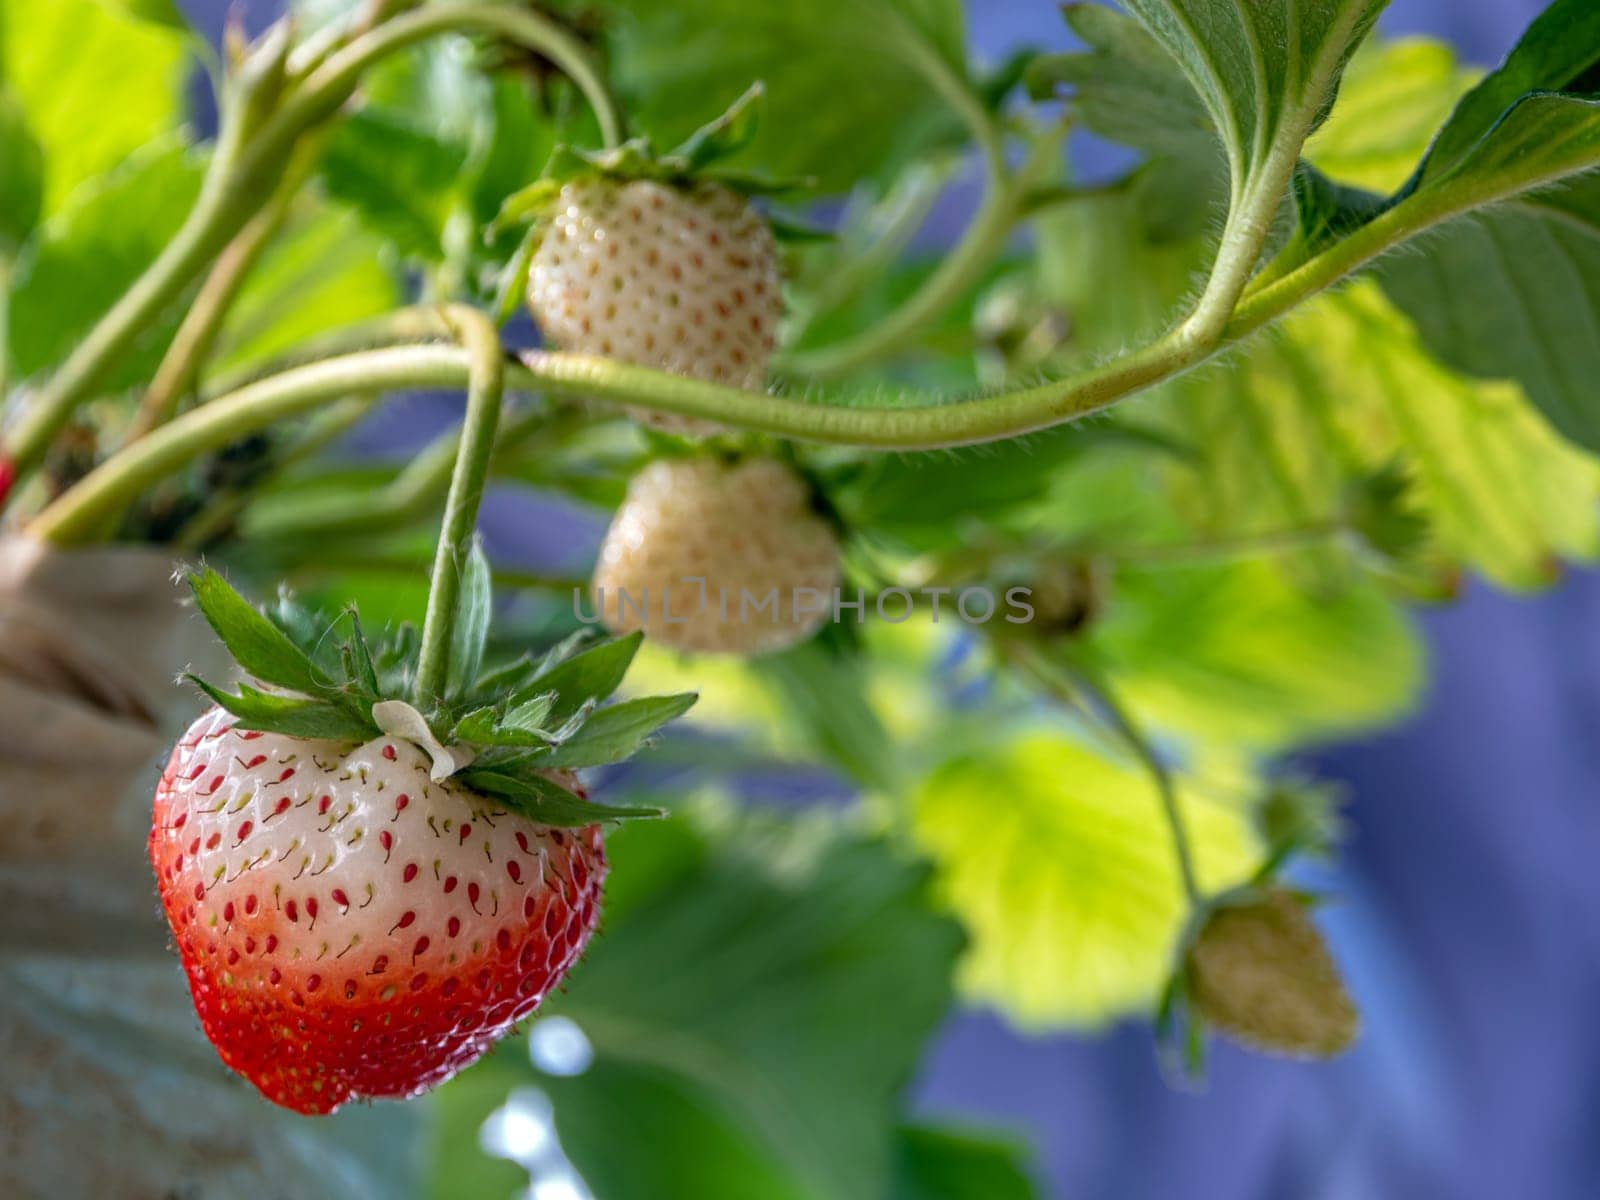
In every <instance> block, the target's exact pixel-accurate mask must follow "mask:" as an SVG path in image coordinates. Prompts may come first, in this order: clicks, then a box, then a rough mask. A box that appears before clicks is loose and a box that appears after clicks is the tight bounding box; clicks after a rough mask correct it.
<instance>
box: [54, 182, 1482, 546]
mask: <svg viewBox="0 0 1600 1200" xmlns="http://www.w3.org/2000/svg"><path fill="white" fill-rule="evenodd" d="M1504 198H1506V197H1505V195H1501V194H1495V195H1484V196H1469V195H1461V196H1456V197H1455V198H1454V199H1453V200H1451V201H1450V202H1449V203H1446V202H1444V201H1442V200H1440V198H1439V197H1437V196H1431V195H1428V194H1427V193H1420V194H1418V195H1417V196H1414V197H1412V198H1411V199H1409V200H1406V201H1404V202H1402V203H1401V204H1398V205H1396V206H1395V207H1394V208H1392V209H1390V210H1389V211H1388V212H1386V213H1384V214H1383V215H1382V216H1380V217H1378V218H1377V219H1376V220H1374V221H1372V222H1371V223H1370V224H1368V225H1365V226H1363V227H1362V228H1361V229H1359V230H1357V231H1356V232H1355V233H1353V234H1351V235H1350V236H1349V237H1347V238H1345V239H1344V240H1342V241H1340V242H1338V243H1336V244H1335V245H1334V246H1332V247H1330V248H1329V249H1328V250H1327V251H1325V252H1324V253H1323V254H1321V255H1319V256H1317V257H1316V258H1314V259H1312V260H1311V261H1309V262H1307V263H1306V264H1304V265H1303V266H1301V267H1299V268H1298V269H1296V270H1294V271H1291V272H1290V273H1288V274H1287V275H1285V276H1284V277H1283V278H1282V279H1280V280H1279V281H1278V282H1276V283H1274V284H1272V285H1270V286H1269V287H1267V288H1264V289H1263V290H1262V291H1260V292H1257V293H1253V294H1251V295H1250V296H1247V297H1246V298H1245V299H1244V300H1243V301H1242V302H1241V304H1240V305H1239V307H1238V309H1237V311H1235V313H1234V314H1233V318H1232V320H1231V321H1230V322H1229V323H1228V325H1227V327H1226V329H1225V330H1224V332H1223V336H1222V337H1221V338H1219V339H1218V340H1217V341H1215V342H1214V343H1211V344H1209V345H1196V344H1193V343H1191V342H1188V341H1186V340H1184V339H1181V338H1178V337H1176V336H1172V335H1169V336H1167V337H1165V338H1163V339H1161V340H1160V341H1158V342H1155V343H1153V344H1151V345H1149V346H1146V347H1144V348H1142V349H1140V350H1136V351H1134V352H1132V353H1130V354H1127V355H1124V356H1123V357H1121V358H1118V359H1115V360H1113V361H1111V362H1109V363H1106V364H1103V365H1101V366H1097V367H1093V368H1091V369H1089V370H1086V371H1080V372H1077V373H1075V374H1072V375H1069V376H1067V377H1065V378H1063V379H1059V380H1054V381H1051V382H1049V383H1044V384H1040V385H1038V386H1036V387H1030V388H1024V389H1020V390H1017V391H1012V392H1006V393H1003V394H1001V395H997V396H987V397H981V398H978V399H971V400H960V401H953V402H947V403H941V402H939V401H938V400H936V399H930V398H927V397H919V396H916V395H914V394H907V395H901V396H899V397H896V398H894V399H893V400H892V401H890V402H888V403H886V404H882V405H879V406H875V407H872V408H850V407H844V406H840V405H830V404H816V403H807V402H803V401H799V400H792V399H786V398H784V397H781V396H772V395H767V394H764V393H760V392H746V391H741V390H739V389H738V388H730V387H723V386H719V385H717V384H710V383H702V382H699V381H697V380H693V379H687V378H685V377H683V376H680V375H672V374H668V373H666V372H662V371H653V370H650V369H648V368H645V367H635V366H630V365H627V364H624V363H617V362H612V361H610V360H608V359H603V358H590V357H585V356H581V355H568V354H553V353H545V352H536V353H530V354H525V355H523V356H522V357H521V359H520V361H518V362H516V363H513V364H512V365H511V367H510V368H509V370H508V373H507V377H506V379H507V384H508V385H509V386H511V387H513V388H516V389H518V390H524V391H545V392H548V393H551V394H554V395H560V396H568V397H572V398H575V399H576V398H582V397H585V396H587V397H593V398H598V399H601V400H606V401H610V402H612V403H614V404H617V405H619V406H625V407H633V408H641V409H647V410H650V411H652V412H665V413H672V414H674V415H677V416H686V417H700V418H703V419H705V420H709V421H715V422H717V423H719V424H723V425H727V426H730V427H733V428H739V429H746V430H750V431H753V432H759V433H769V434H774V435H777V436H780V437H790V438H795V439H797V440H801V441H812V442H820V443H827V444H833V445H849V446H859V447H863V448H878V449H895V450H933V449H944V448H949V447H954V446H965V445H973V444H976V443H980V442H987V441H996V440H999V439H1002V438H1008V437H1015V436H1018V435H1020V434H1025V433H1032V432H1036V431H1038V430H1041V429H1047V428H1049V427H1051V426H1053V425H1059V424H1062V423H1064V422H1067V421H1072V420H1075V419H1077V418H1080V417H1084V416H1087V415H1089V414H1091V413H1095V412H1099V411H1101V410H1103V409H1105V408H1108V407H1110V406H1111V405H1113V404H1115V403H1117V402H1118V401H1119V400H1121V399H1123V398H1124V397H1127V396H1129V395H1132V394H1134V393H1135V392H1139V391H1141V390H1143V389H1145V388H1148V387H1151V386H1154V385H1155V384H1159V383H1163V382H1165V381H1167V380H1169V379H1172V378H1174V377H1175V376H1177V375H1180V374H1182V373H1184V372H1186V371H1189V370H1192V369H1193V368H1195V367H1196V366H1198V365H1200V364H1201V363H1203V362H1205V361H1207V360H1208V359H1210V358H1212V357H1214V356H1215V355H1217V354H1219V353H1221V352H1223V351H1225V350H1227V349H1228V348H1230V347H1232V346H1235V345H1237V344H1238V343H1240V342H1242V341H1243V340H1244V339H1246V338H1248V337H1250V336H1251V335H1252V334H1254V333H1256V332H1258V331H1259V330H1261V329H1262V328H1264V327H1265V326H1267V325H1269V324H1271V323H1272V322H1273V321H1275V320H1277V319H1278V318H1280V317H1282V316H1283V315H1284V314H1286V313H1288V312H1289V311H1291V310H1292V309H1293V308H1294V307H1295V306H1296V305H1298V304H1300V303H1301V302H1303V301H1304V300H1306V299H1307V298H1309V297H1311V296H1315V295H1317V294H1318V293H1320V292H1322V291H1325V290H1326V289H1328V288H1330V287H1333V286H1334V285H1335V284H1337V283H1339V282H1340V281H1341V280H1343V279H1345V278H1347V277H1348V276H1350V275H1352V274H1354V273H1355V272H1357V271H1359V270H1360V269H1362V268H1363V267H1365V266H1367V265H1368V264H1370V263H1371V262H1373V261H1374V260H1375V259H1377V258H1380V257H1382V256H1383V255H1384V254H1387V253H1388V252H1389V251H1391V250H1393V249H1394V248H1395V247H1396V246H1398V245H1400V244H1401V243H1403V242H1405V241H1406V240H1407V239H1408V238H1411V237H1414V236H1416V235H1417V234H1419V233H1421V232H1424V231H1426V230H1428V229H1431V228H1433V227H1435V226H1437V225H1439V224H1441V223H1442V222H1444V221H1447V220H1449V219H1450V218H1451V217H1454V216H1457V215H1460V214H1461V213H1463V212H1466V211H1469V210H1470V209H1473V208H1475V207H1477V206H1478V205H1480V204H1484V203H1490V202H1493V201H1495V200H1499V199H1504ZM413 319H414V318H413ZM467 377H468V362H467V359H466V356H465V354H464V353H463V352H462V351H461V350H460V349H458V348H455V347H450V346H431V345H421V346H418V345H411V346H397V347H392V348H389V349H381V350H370V351H365V352H361V353H355V354H349V355H345V356H343V357H340V358H334V359H329V360H326V361H323V362H314V363H308V364H306V365H304V366H300V367H296V368H292V369H290V370H287V371H285V372H284V373H282V374H280V375H275V376H271V377H269V378H266V379H262V380H260V381H259V382H256V383H253V384H249V385H247V386H245V387H244V388H242V389H241V390H239V391H238V392H235V393H233V394H231V395H228V396H225V397H223V398H221V399H219V400H217V401H214V402H213V403H212V404H208V405H206V406H205V407H203V408H200V409H197V410H195V411H194V412H191V413H189V414H187V415H185V416H184V417H180V418H179V419H178V420H176V421H174V422H173V423H172V424H171V425H169V426H167V427H165V428H164V429H161V430H159V431H157V433H155V434H153V435H152V436H151V437H149V438H146V439H145V440H144V441H143V442H140V443H139V444H138V445H136V446H133V447H130V448H129V449H127V450H125V451H124V452H122V453H121V454H118V455H117V456H115V457H114V458H112V459H111V460H110V461H109V462H107V463H104V464H102V465H101V466H100V467H99V468H98V469H97V470H96V471H94V472H92V473H91V474H90V475H89V476H88V477H87V478H85V479H83V480H82V481H80V482H79V483H78V484H77V485H76V486H75V487H74V488H73V489H72V490H71V491H69V492H68V493H67V494H66V495H65V496H62V497H61V498H60V499H59V500H58V501H56V503H55V504H53V505H51V506H50V508H48V509H46V510H45V512H44V513H42V514H41V515H40V516H39V517H38V518H37V520H36V522H35V529H36V530H37V531H38V533H39V536H41V537H45V538H48V539H49V540H53V541H60V542H66V543H70V542H72V541H74V540H75V539H81V538H83V537H85V536H92V532H93V530H94V529H95V528H97V527H98V523H100V522H103V521H104V520H106V519H107V518H108V517H111V516H114V515H115V514H116V513H117V512H119V511H120V510H121V509H122V508H123V507H125V506H126V505H128V504H129V503H131V502H132V501H133V499H134V498H135V497H137V496H138V495H139V494H140V493H141V492H142V491H144V490H145V489H146V488H148V487H150V486H151V485H153V484H154V483H156V482H158V481H159V480H160V479H161V478H163V477H164V476H165V475H166V474H169V473H171V472H172V471H176V470H178V469H181V468H182V467H183V466H185V465H187V464H188V463H189V462H192V461H193V460H194V459H195V458H197V457H199V456H200V455H201V454H204V453H207V452H208V451H211V450H215V449H218V448H220V447H221V446H224V445H227V444H228V443H229V442H232V441H236V440H237V439H238V438H239V437H241V436H243V435H244V434H246V433H250V432H253V431H255V430H258V429H263V428H265V427H267V426H268V425H271V424H272V423H273V422H275V421H278V420H282V419H284V418H286V417H291V416H296V415H298V414H300V413H304V412H309V411H311V410H313V409H316V408H318V407H320V406H322V405H324V404H327V403H329V402H331V401H333V400H335V399H338V398H341V397H344V396H347V395H350V394H352V393H355V394H372V393H376V392H380V391H383V390H386V389H393V388H424V387H440V388H450V387H457V388H458V387H461V386H462V385H463V384H464V383H465V382H466V380H467Z"/></svg>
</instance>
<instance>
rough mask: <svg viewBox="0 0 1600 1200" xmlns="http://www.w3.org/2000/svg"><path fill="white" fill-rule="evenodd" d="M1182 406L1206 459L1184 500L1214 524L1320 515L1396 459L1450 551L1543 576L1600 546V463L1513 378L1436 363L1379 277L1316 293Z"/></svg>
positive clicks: (1311, 520)
mask: <svg viewBox="0 0 1600 1200" xmlns="http://www.w3.org/2000/svg"><path fill="white" fill-rule="evenodd" d="M1171 411H1172V413H1173V415H1174V418H1175V419H1176V420H1178V421H1180V422H1181V423H1182V427H1183V429H1184V430H1185V431H1186V432H1187V433H1188V435H1189V436H1190V438H1191V440H1192V441H1193V444H1194V445H1195V446H1196V448H1197V450H1198V451H1199V452H1200V453H1201V454H1202V455H1203V458H1204V463H1205V465H1204V467H1203V468H1202V470H1201V471H1200V472H1198V473H1195V474H1192V475H1190V476H1188V478H1189V479H1190V480H1191V482H1192V487H1190V488H1189V489H1188V492H1189V495H1190V497H1191V499H1190V501H1189V506H1190V508H1191V511H1193V512H1195V513H1196V514H1197V515H1198V518H1199V521H1200V523H1201V525H1202V526H1205V525H1208V524H1209V525H1210V526H1211V528H1213V529H1214V530H1230V531H1233V532H1235V533H1237V532H1242V531H1253V532H1256V533H1268V532H1271V531H1273V530H1283V529H1294V528H1302V527H1305V526H1307V525H1315V524H1318V523H1321V522H1325V521H1327V519H1328V518H1329V516H1330V515H1334V514H1337V513H1338V512H1339V511H1340V505H1341V493H1342V490H1343V488H1344V487H1345V481H1346V480H1347V479H1348V478H1349V477H1350V473H1351V471H1352V470H1354V469H1366V470H1375V469H1378V468H1381V467H1383V466H1384V465H1385V464H1387V463H1389V462H1391V461H1397V462H1399V463H1400V465H1401V468H1402V469H1403V470H1404V471H1405V473H1406V474H1407V476H1408V477H1409V478H1410V479H1411V481H1412V484H1413V498H1414V500H1415V502H1416V504H1417V505H1418V507H1419V509H1420V511H1421V512H1422V513H1423V514H1424V515H1425V516H1426V517H1427V518H1428V520H1429V522H1430V524H1431V526H1432V529H1433V538H1434V544H1435V546H1436V547H1437V549H1438V550H1439V551H1440V552H1441V553H1442V554H1443V555H1444V557H1445V558H1446V560H1447V561H1450V562H1456V563H1461V564H1463V565H1465V566H1468V567H1471V568H1473V569H1475V570H1478V571H1480V572H1482V573H1483V574H1485V575H1487V576H1488V577H1490V578H1491V579H1493V580H1495V581H1496V582H1498V583H1501V584H1503V585H1505V586H1508V587H1535V586H1538V585H1540V584H1544V583H1548V582H1550V580H1551V579H1552V577H1553V572H1554V570H1555V569H1556V566H1557V564H1558V562H1559V560H1561V559H1563V558H1571V559H1579V560H1584V559H1589V558H1592V557H1594V556H1595V554H1596V553H1597V551H1600V524H1597V516H1596V506H1595V498H1596V495H1597V489H1600V467H1597V464H1596V463H1595V462H1594V461H1593V460H1591V459H1589V458H1588V457H1587V456H1585V455H1583V454H1581V453H1579V452H1578V451H1575V450H1573V449H1572V448H1570V447H1569V446H1567V445H1566V444H1564V443H1563V442H1562V441H1561V440H1560V439H1559V438H1558V437H1557V436H1556V435H1555V434H1554V433H1553V432H1552V431H1551V430H1550V429H1549V427H1548V426H1547V425H1546V424H1545V423H1544V421H1543V419H1542V418H1541V417H1540V416H1539V415H1538V414H1537V413H1535V412H1534V411H1533V410H1532V409H1531V408H1530V407H1529V406H1528V404H1527V401H1526V400H1525V399H1524V398H1523V396H1522V394H1521V391H1520V389H1518V388H1517V387H1515V386H1514V385H1511V384H1504V383H1479V382H1476V381H1473V380H1469V379H1465V378H1463V377H1461V376H1459V375H1456V374H1455V373H1453V372H1451V371H1450V370H1448V369H1446V368H1444V367H1441V366H1440V365H1439V364H1438V363H1436V362H1435V361H1434V360H1433V359H1432V358H1431V357H1430V356H1429V355H1428V353H1427V351H1426V349H1425V348H1424V346H1423V345H1422V343H1421V342H1420V341H1419V340H1418V337H1417V335H1416V333H1415V331H1414V330H1413V329H1412V328H1411V327H1410V325H1409V324H1408V322H1407V321H1406V320H1405V319H1404V317H1403V316H1401V315H1400V314H1399V313H1398V312H1397V311H1396V310H1395V308H1394V307H1393V306H1392V305H1391V304H1390V303H1388V301H1386V300H1385V298H1384V296H1383V293H1382V292H1381V291H1379V290H1378V288H1377V287H1376V286H1375V285H1373V284H1371V283H1365V284H1359V285H1356V286H1355V287H1352V288H1351V289H1349V290H1348V291H1346V292H1344V293H1341V294H1339V295H1337V296H1328V297H1324V298H1322V299H1320V300H1318V301H1317V302H1316V303H1315V304H1314V305H1312V306H1310V307H1308V308H1307V309H1306V310H1304V311H1303V312H1301V313H1300V314H1298V315H1296V316H1295V317H1294V318H1292V319H1291V320H1289V321H1288V322H1287V323H1285V325H1284V326H1283V327H1282V328H1281V329H1280V331H1279V332H1278V333H1277V334H1276V335H1274V336H1272V337H1270V338H1268V339H1266V340H1263V341H1261V342H1259V343H1257V344H1256V345H1255V347H1254V348H1253V350H1252V351H1251V353H1250V354H1249V356H1248V357H1247V358H1245V359H1241V360H1238V361H1237V362H1236V363H1235V367H1234V369H1233V370H1232V371H1231V372H1229V373H1228V374H1225V375H1216V376H1211V377H1196V378H1195V379H1193V380H1190V381H1188V382H1186V383H1185V384H1184V385H1183V386H1182V387H1181V388H1180V389H1178V392H1177V394H1176V398H1175V399H1174V401H1173V403H1172V407H1171ZM1179 470H1180V471H1181V470H1182V468H1179Z"/></svg>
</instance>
